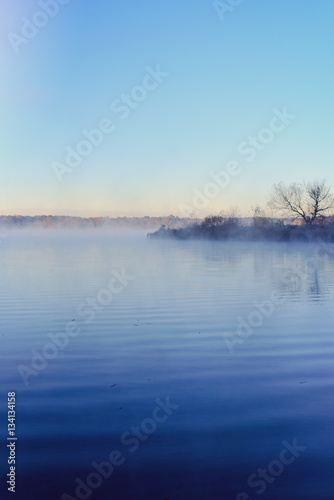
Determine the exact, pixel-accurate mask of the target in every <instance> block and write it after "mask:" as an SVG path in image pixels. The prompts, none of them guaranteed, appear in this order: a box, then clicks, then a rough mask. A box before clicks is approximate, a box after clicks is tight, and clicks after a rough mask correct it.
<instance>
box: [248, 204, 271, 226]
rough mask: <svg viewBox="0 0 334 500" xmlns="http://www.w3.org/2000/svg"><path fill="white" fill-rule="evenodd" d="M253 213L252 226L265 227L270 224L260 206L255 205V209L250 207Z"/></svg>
mask: <svg viewBox="0 0 334 500" xmlns="http://www.w3.org/2000/svg"><path fill="white" fill-rule="evenodd" d="M251 209H252V212H253V226H257V227H259V226H267V225H268V224H270V219H269V217H267V216H266V214H265V211H264V210H263V208H261V207H260V205H255V207H251Z"/></svg>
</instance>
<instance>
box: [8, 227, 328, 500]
mask: <svg viewBox="0 0 334 500" xmlns="http://www.w3.org/2000/svg"><path fill="white" fill-rule="evenodd" d="M333 251H334V250H333V249H332V248H331V247H329V248H327V250H326V249H324V248H322V247H320V246H319V245H318V244H316V243H315V244H308V245H303V246H301V245H295V244H257V243H221V242H193V241H186V242H178V241H154V240H146V239H145V236H142V235H137V236H131V237H130V236H124V235H123V236H121V235H110V234H100V233H98V232H96V233H85V232H78V233H75V234H71V233H56V232H47V233H43V232H41V233H35V234H34V233H32V234H24V233H22V234H19V235H17V234H14V233H12V234H9V235H8V237H7V239H6V240H5V241H4V242H3V243H2V244H1V248H0V272H1V284H0V294H1V305H2V307H1V328H0V342H1V367H2V368H1V376H0V390H1V407H2V408H3V409H4V410H6V408H5V404H6V398H7V392H8V391H16V393H17V408H16V410H17V438H18V440H17V464H16V467H17V493H16V497H15V498H17V499H19V500H21V499H24V500H30V499H31V500H35V499H36V500H39V499H48V500H53V499H61V498H62V495H64V494H65V493H67V494H68V495H69V496H68V497H64V498H80V496H77V494H76V493H75V489H76V486H77V483H76V478H80V479H81V480H82V481H83V482H84V483H85V482H86V478H87V476H88V475H89V474H91V473H93V472H94V471H95V472H96V470H95V469H94V466H93V465H92V463H93V462H96V463H101V462H104V461H106V460H108V459H109V455H110V453H111V452H112V451H113V450H118V451H119V454H120V456H121V457H122V462H123V463H122V465H119V466H115V467H114V470H113V472H112V474H111V475H110V477H109V478H108V479H103V480H102V481H101V485H100V486H99V487H98V488H93V487H91V488H90V489H91V490H92V493H91V494H89V491H90V490H85V489H82V490H80V492H79V495H80V494H81V498H92V499H97V500H99V499H102V500H112V499H115V500H136V499H138V500H147V499H149V500H151V499H152V500H153V499H156V500H164V499H169V500H181V499H191V500H194V499H201V500H202V499H203V500H218V499H219V500H220V499H224V500H225V499H227V500H229V499H231V500H232V499H236V498H238V495H240V496H239V500H246V499H247V498H248V497H249V498H251V499H254V498H258V497H260V498H262V499H263V500H265V499H270V500H276V499H277V500H281V499H285V500H290V499H291V500H292V499H293V500H299V499H300V500H302V499H303V500H308V499H312V500H325V499H326V500H327V499H328V500H329V499H332V498H334V491H333V490H334V488H333V480H332V464H333V449H334V433H333V410H334V392H333V389H334V383H333V371H334V370H333V358H334V342H333V324H334V322H333V319H334V309H333V299H334V258H333V253H332V252H333ZM115 272H116V274H115ZM117 273H120V274H121V275H123V278H122V279H121V281H120V280H119V279H117V278H116V277H115V276H118V275H117ZM124 276H125V278H124ZM127 277H128V278H127ZM111 280H113V281H112V284H111V286H114V287H115V288H114V290H116V289H117V293H116V292H115V293H114V292H112V293H111V292H110V290H109V294H108V292H106V289H107V288H108V285H109V284H110V282H111ZM110 297H111V298H110ZM273 298H275V303H274V302H273V301H274V299H273ZM87 299H88V300H89V304H95V305H87V304H88V303H87ZM92 301H93V302H92ZM94 301H96V302H94ZM99 301H104V302H103V303H104V305H102V304H101V302H99ZM263 308H264V309H263ZM261 311H262V312H261ZM264 311H265V312H264ZM73 320H74V321H73ZM70 323H72V324H75V325H76V326H77V327H79V328H80V333H78V330H77V331H76V332H75V333H77V335H76V336H72V337H68V343H67V345H66V346H65V347H63V348H62V349H60V348H58V349H57V348H54V349H53V351H52V349H51V350H50V348H49V350H48V347H46V346H47V345H48V344H49V345H50V342H51V338H50V336H49V334H52V335H55V334H57V333H60V332H62V333H64V331H65V328H66V325H69V324H70ZM241 324H242V325H243V327H242V329H241V334H240V330H239V335H238V330H237V328H238V325H239V326H240V325H241ZM245 324H246V325H248V326H245ZM68 328H69V327H68ZM73 328H74V327H73ZM242 335H243V336H242ZM53 338H54V337H53ZM43 349H44V353H48V355H49V356H50V357H53V359H48V360H46V361H45V363H46V366H45V367H43V368H41V366H43V359H42V361H40V365H39V369H38V370H36V369H34V368H32V362H33V357H34V356H35V357H36V355H37V354H36V353H39V355H41V353H43ZM23 366H24V367H26V368H28V369H33V370H34V371H35V373H34V374H31V373H28V375H27V373H26V371H25V369H24V368H22V367H23ZM34 366H35V368H36V365H34ZM22 373H24V375H22ZM166 398H169V399H166ZM166 401H167V402H168V401H170V404H171V405H172V410H169V413H170V414H168V413H166V411H165V413H164V410H163V409H161V410H159V413H157V411H156V413H154V411H155V409H156V408H157V406H159V402H160V408H161V402H162V403H164V402H165V403H166ZM154 414H155V415H159V419H160V421H159V422H156V421H154V419H153V424H152V420H148V419H152V416H153V415H154ZM3 415H4V416H3V418H2V420H1V431H2V436H4V438H6V436H7V434H6V432H7V431H6V415H5V413H3ZM164 416H166V418H163V417H164ZM150 422H151V423H150ZM150 425H151V427H150ZM138 426H139V427H140V426H142V427H141V430H140V429H139V432H140V436H142V437H140V438H139V437H137V438H136V439H135V440H134V438H133V435H132V434H133V430H132V429H135V428H136V427H138ZM143 428H144V429H146V431H147V432H146V433H145V432H143V430H142V429H143ZM126 432H127V433H128V434H126V438H125V439H124V433H126ZM134 432H137V431H134ZM122 436H123V438H121V437H122ZM130 438H132V441H130V442H129V439H130ZM294 440H295V443H297V446H298V447H301V448H303V449H302V451H299V452H297V453H296V454H298V456H295V457H293V455H292V454H291V452H289V453H288V452H287V453H286V455H285V456H286V457H288V458H289V459H290V458H291V457H292V458H294V460H293V461H291V463H289V464H285V465H284V466H283V470H280V465H279V464H277V461H279V457H280V454H281V452H282V450H283V449H284V447H286V445H285V444H283V442H284V443H286V442H287V443H289V444H290V445H292V444H293V442H294ZM136 441H137V445H136ZM1 453H2V455H1V463H2V465H3V467H2V470H3V473H4V475H5V474H6V473H7V472H8V465H7V463H6V460H7V459H6V456H7V455H6V451H4V447H2V450H1ZM273 461H276V465H275V464H274V465H272V462H273ZM269 464H271V465H270V470H272V471H273V472H275V470H276V476H273V475H272V474H269V476H266V477H269V479H270V481H269V480H265V479H262V482H261V480H260V479H259V478H258V477H257V474H258V469H259V468H260V469H268V465H269ZM275 467H276V469H275ZM281 468H282V466H281ZM252 474H253V476H252ZM254 474H255V476H254ZM250 476H252V477H253V483H252V481H251V480H249V478H250ZM3 477H4V476H3ZM92 477H93V476H92ZM95 479H96V480H97V481H98V477H97V478H96V477H95ZM92 480H93V481H94V478H93V479H92ZM248 481H250V482H251V484H248ZM258 481H260V483H259V482H258ZM252 484H253V485H252ZM254 484H255V486H254ZM261 485H262V486H261ZM263 485H264V488H265V490H264V491H263V492H259V491H260V490H263ZM2 489H3V490H4V495H5V496H9V493H8V495H6V493H7V492H6V486H5V485H4V481H3V484H2ZM241 493H244V496H242V495H241ZM85 495H86V496H85Z"/></svg>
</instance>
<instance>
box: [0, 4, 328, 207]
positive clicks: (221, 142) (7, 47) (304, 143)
mask: <svg viewBox="0 0 334 500" xmlns="http://www.w3.org/2000/svg"><path fill="white" fill-rule="evenodd" d="M42 1H43V0H42ZM62 1H63V2H65V1H66V0H62ZM226 3H228V2H227V1H226ZM58 6H59V12H56V14H55V15H54V17H53V18H51V17H50V16H49V17H48V15H47V14H45V15H44V16H43V14H42V16H41V15H40V14H39V15H38V14H37V15H36V13H37V12H38V11H41V7H40V5H39V2H38V1H33V0H16V1H12V2H8V4H7V5H5V6H3V7H2V10H3V14H2V19H1V21H0V30H1V49H0V50H1V52H0V56H1V68H2V76H1V84H0V85H1V110H2V112H1V122H0V127H1V130H0V132H1V143H2V146H1V150H0V155H1V183H0V191H1V192H0V213H1V214H14V213H17V214H30V215H35V214H70V215H71V214H72V215H76V214H78V215H84V216H94V215H110V216H118V215H129V216H131V215H138V216H141V215H163V214H164V215H168V214H171V213H172V214H174V215H182V213H181V210H180V205H182V204H186V205H187V206H188V207H190V208H191V207H192V206H193V197H194V192H193V190H194V189H198V190H199V191H201V192H203V189H204V188H205V186H206V185H207V183H208V182H210V177H209V173H210V172H212V171H213V172H217V171H221V170H224V169H225V168H226V164H227V163H228V162H229V161H232V160H235V161H238V162H239V164H240V166H241V169H242V171H241V172H240V173H239V174H238V175H236V176H233V177H232V178H231V181H230V183H229V184H228V185H227V186H226V187H225V188H220V189H219V192H218V193H217V194H215V196H213V197H212V199H211V200H209V201H208V203H207V205H206V206H205V208H204V210H203V215H205V214H207V213H213V212H218V211H220V210H222V209H226V208H228V207H230V206H238V207H239V208H240V212H241V214H242V215H248V214H250V207H251V206H252V205H255V204H257V203H260V204H264V203H265V201H266V196H267V193H268V190H269V188H270V186H271V185H272V184H273V183H274V182H279V181H285V182H291V181H302V180H304V179H305V180H313V179H315V178H319V179H322V178H327V179H328V180H329V182H330V184H332V185H333V186H334V174H333V167H334V162H333V160H334V155H333V138H332V135H333V116H334V100H333V96H332V94H333V88H334V81H333V80H334V78H333V76H334V69H333V48H334V47H333V41H334V30H333V16H334V3H333V1H332V0H323V1H322V2H316V1H315V0H312V1H309V0H294V1H293V2H291V0H276V1H274V0H270V1H267V2H264V1H260V0H244V1H243V2H241V3H240V5H239V6H236V7H235V8H234V9H233V10H231V11H229V12H226V13H225V14H224V15H223V17H224V19H223V20H221V19H220V18H219V16H218V14H217V12H216V11H215V8H214V6H213V2H212V1H211V0H196V1H193V2H188V1H180V0H169V1H168V2H163V1H156V0H154V1H153V0H143V1H141V2H139V1H138V0H136V1H135V0H128V1H124V2H120V1H117V2H116V1H114V0H111V1H108V2H107V1H102V0H97V1H96V2H88V1H82V2H78V1H76V0H70V1H68V3H67V4H64V5H59V4H58ZM57 9H58V7H57ZM23 18H26V19H28V20H30V21H31V20H32V19H34V20H35V22H37V24H38V23H40V24H45V23H46V24H45V25H44V26H43V27H40V28H37V33H36V32H35V33H34V36H32V35H31V34H30V36H31V38H30V39H27V38H23V39H22V38H17V37H16V38H15V35H20V36H22V29H23V30H24V34H25V35H27V30H28V28H27V25H26V21H24V20H23ZM30 29H31V28H30ZM35 31H36V30H35ZM9 33H12V34H14V35H10V37H11V40H10V39H9V38H8V34H9ZM29 33H30V32H29V31H28V35H29ZM13 37H14V38H13ZM13 40H14V41H13ZM22 40H23V41H22ZM14 49H15V50H16V51H15V50H14ZM158 65H159V66H160V68H161V71H163V72H165V73H168V74H169V75H168V77H167V76H166V77H164V78H163V81H162V82H161V83H158V84H157V85H156V87H157V88H155V89H154V90H147V91H145V92H146V93H147V95H146V97H145V96H144V94H143V93H141V90H140V89H139V90H138V89H136V90H135V92H138V93H137V94H136V95H137V96H139V97H138V99H139V98H140V99H141V98H143V99H142V100H141V101H140V102H139V101H138V102H137V103H136V102H135V101H133V100H132V101H131V102H132V103H133V102H135V106H136V107H135V108H133V109H130V108H129V107H128V110H129V111H130V112H129V113H128V112H125V111H124V108H123V114H121V112H120V111H119V112H118V113H117V112H115V110H114V111H113V110H112V109H111V104H112V103H113V102H114V101H116V100H117V99H121V98H122V95H125V94H129V93H131V92H132V91H133V89H134V87H136V86H138V85H142V81H143V78H144V77H145V75H147V67H148V66H150V67H151V68H152V69H155V68H156V67H157V66H158ZM148 78H149V77H147V79H146V82H149V84H150V88H152V87H153V86H154V83H155V82H154V80H153V79H152V77H151V78H150V79H148ZM284 106H286V108H287V110H288V112H289V113H290V114H293V115H295V118H293V119H292V120H291V122H290V123H289V125H286V126H285V127H284V130H282V131H281V132H275V133H274V134H273V137H272V138H271V137H270V136H268V133H265V134H264V136H262V137H264V138H265V139H268V140H267V142H268V141H269V142H268V143H267V144H266V145H265V147H264V148H263V150H261V151H257V153H256V158H255V159H254V160H253V161H247V160H249V158H250V157H251V156H252V155H251V154H250V153H249V154H248V155H246V154H245V153H243V154H241V152H240V150H239V151H238V147H239V145H240V144H241V143H243V142H244V141H246V142H247V141H248V140H249V139H248V138H249V136H254V135H255V136H256V135H257V133H258V132H259V131H260V130H261V129H263V128H264V127H268V125H269V124H270V123H271V119H272V118H273V117H274V112H273V109H275V108H276V109H277V110H279V111H282V110H283V108H284ZM126 114H128V115H129V116H127V117H126V118H125V115H126ZM104 118H109V120H111V121H112V122H113V127H114V130H113V132H112V133H110V134H104V136H103V137H104V139H103V142H102V144H100V145H98V146H94V147H92V151H91V153H90V154H89V155H88V156H86V157H85V158H83V160H82V162H81V163H80V165H78V166H77V167H76V168H75V169H73V171H71V172H66V173H64V174H63V175H62V181H63V182H59V181H58V179H57V176H56V174H55V172H54V169H53V166H54V162H59V163H62V164H63V165H64V164H65V155H66V148H67V147H68V146H69V147H71V148H74V149H75V148H76V147H77V145H78V143H79V142H80V141H82V140H83V139H85V137H84V136H83V134H82V130H84V129H86V130H91V129H93V128H96V127H97V126H98V124H99V123H100V122H101V120H102V119H104ZM121 118H125V119H121ZM275 125H277V121H276V122H275ZM260 145H261V146H262V145H263V144H262V143H260ZM245 147H246V146H245V145H244V147H243V149H242V150H243V151H244V150H245ZM67 168H68V167H67Z"/></svg>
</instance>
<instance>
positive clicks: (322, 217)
mask: <svg viewBox="0 0 334 500" xmlns="http://www.w3.org/2000/svg"><path fill="white" fill-rule="evenodd" d="M268 208H270V209H271V210H272V211H274V212H275V215H271V216H270V217H269V216H268V215H267V213H266V211H265V210H264V209H262V208H261V207H260V206H258V205H257V206H255V207H252V211H253V218H252V223H251V224H245V223H243V221H242V219H241V218H240V217H239V216H238V210H237V209H232V210H230V211H228V212H220V213H219V214H217V215H209V216H208V217H205V219H204V220H202V221H200V222H196V223H193V224H190V225H189V226H188V227H186V228H180V229H171V228H166V226H163V227H161V228H160V229H159V231H157V232H156V233H153V234H152V235H151V237H153V238H168V237H172V238H178V239H187V238H209V239H247V240H283V241H289V240H294V239H296V240H304V241H305V240H309V239H314V238H321V239H325V240H327V241H334V218H333V217H331V213H332V210H333V208H334V197H333V195H332V193H331V189H330V187H328V186H327V183H326V181H325V180H323V181H320V182H319V181H314V182H311V183H305V182H304V183H293V184H289V185H285V184H284V183H279V184H274V185H273V186H272V189H271V191H270V194H269V200H268Z"/></svg>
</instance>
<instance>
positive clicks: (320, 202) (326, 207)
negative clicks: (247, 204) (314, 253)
mask: <svg viewBox="0 0 334 500" xmlns="http://www.w3.org/2000/svg"><path fill="white" fill-rule="evenodd" d="M268 205H269V206H270V207H271V208H273V209H276V210H279V211H282V212H285V213H287V214H290V215H294V216H295V217H297V218H299V219H302V221H303V222H304V223H305V224H308V225H311V224H313V223H315V222H319V221H320V220H322V219H323V217H324V216H325V215H328V212H329V211H330V210H331V209H332V208H333V207H334V197H333V195H332V194H331V189H330V187H328V186H327V185H326V181H325V180H323V181H320V182H319V181H314V182H309V183H305V182H304V183H303V184H301V183H293V184H290V185H289V186H286V185H285V184H283V183H279V184H274V185H273V187H272V191H271V196H270V200H269V203H268Z"/></svg>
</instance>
